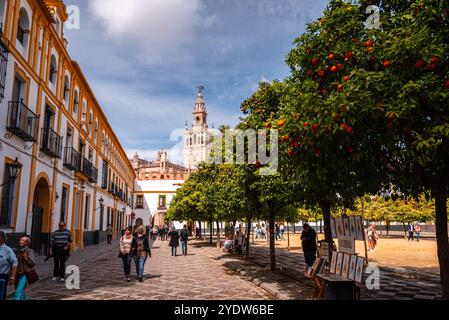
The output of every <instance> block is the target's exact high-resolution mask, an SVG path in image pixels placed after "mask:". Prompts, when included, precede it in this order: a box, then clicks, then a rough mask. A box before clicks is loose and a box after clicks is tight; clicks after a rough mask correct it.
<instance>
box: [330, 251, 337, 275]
mask: <svg viewBox="0 0 449 320" xmlns="http://www.w3.org/2000/svg"><path fill="white" fill-rule="evenodd" d="M337 257H338V254H337V252H333V253H332V259H331V265H330V268H329V273H335V267H336V266H337Z"/></svg>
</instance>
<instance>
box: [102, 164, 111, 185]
mask: <svg viewBox="0 0 449 320" xmlns="http://www.w3.org/2000/svg"><path fill="white" fill-rule="evenodd" d="M108 169H109V165H108V162H107V161H106V160H103V174H102V177H101V187H102V188H103V189H107V188H108V171H109V170H108Z"/></svg>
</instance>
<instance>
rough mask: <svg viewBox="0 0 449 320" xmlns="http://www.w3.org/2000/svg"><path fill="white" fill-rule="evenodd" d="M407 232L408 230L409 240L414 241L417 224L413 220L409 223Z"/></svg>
mask: <svg viewBox="0 0 449 320" xmlns="http://www.w3.org/2000/svg"><path fill="white" fill-rule="evenodd" d="M407 232H408V236H407V238H408V241H409V242H410V240H411V241H412V242H413V237H414V234H415V226H414V225H413V224H412V223H411V222H409V223H408V225H407Z"/></svg>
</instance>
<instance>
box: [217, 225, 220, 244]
mask: <svg viewBox="0 0 449 320" xmlns="http://www.w3.org/2000/svg"><path fill="white" fill-rule="evenodd" d="M217 248H220V222H218V221H217Z"/></svg>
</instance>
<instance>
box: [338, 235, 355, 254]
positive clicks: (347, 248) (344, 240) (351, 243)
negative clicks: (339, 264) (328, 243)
mask: <svg viewBox="0 0 449 320" xmlns="http://www.w3.org/2000/svg"><path fill="white" fill-rule="evenodd" d="M338 251H340V252H343V253H349V254H355V239H354V238H352V237H340V238H338Z"/></svg>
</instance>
